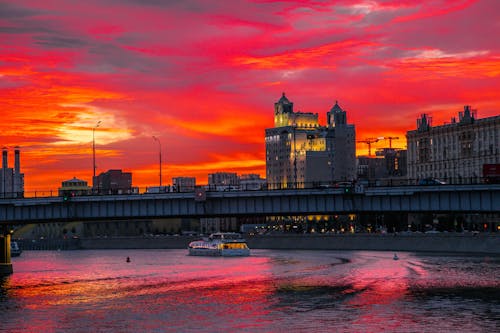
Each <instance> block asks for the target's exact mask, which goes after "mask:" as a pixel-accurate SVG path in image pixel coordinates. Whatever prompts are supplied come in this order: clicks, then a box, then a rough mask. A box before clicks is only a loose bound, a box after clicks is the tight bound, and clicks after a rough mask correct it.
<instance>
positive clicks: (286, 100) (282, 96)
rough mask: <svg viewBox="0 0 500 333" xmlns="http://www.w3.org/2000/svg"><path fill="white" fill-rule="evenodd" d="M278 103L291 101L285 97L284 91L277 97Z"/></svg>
mask: <svg viewBox="0 0 500 333" xmlns="http://www.w3.org/2000/svg"><path fill="white" fill-rule="evenodd" d="M278 103H280V104H291V102H290V101H289V100H288V98H286V96H285V93H283V95H281V98H280V99H279V101H278Z"/></svg>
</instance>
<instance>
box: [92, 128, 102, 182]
mask: <svg viewBox="0 0 500 333" xmlns="http://www.w3.org/2000/svg"><path fill="white" fill-rule="evenodd" d="M100 124H101V121H100V120H99V121H98V122H97V124H96V125H95V126H94V127H93V128H92V160H93V177H92V187H93V188H95V169H96V167H95V130H96V128H97V127H99V125H100Z"/></svg>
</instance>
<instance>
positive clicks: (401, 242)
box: [80, 233, 500, 255]
mask: <svg viewBox="0 0 500 333" xmlns="http://www.w3.org/2000/svg"><path fill="white" fill-rule="evenodd" d="M196 239H199V237H192V236H162V237H151V238H133V237H131V238H126V237H124V238H95V239H80V247H81V248H82V249H186V248H187V245H188V244H189V242H191V241H193V240H196ZM245 239H246V240H247V243H248V246H249V247H250V249H276V250H278V249H280V250H370V251H408V252H448V253H470V254H482V253H486V254H495V255H500V235H497V234H475V235H474V234H454V233H450V234H446V233H443V234H342V235H321V234H318V235H309V234H306V235H299V234H277V235H265V236H260V235H253V236H251V235H246V236H245Z"/></svg>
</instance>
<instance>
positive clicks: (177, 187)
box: [172, 177, 196, 192]
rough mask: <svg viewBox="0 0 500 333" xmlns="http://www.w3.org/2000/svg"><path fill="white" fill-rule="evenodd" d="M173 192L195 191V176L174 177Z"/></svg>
mask: <svg viewBox="0 0 500 333" xmlns="http://www.w3.org/2000/svg"><path fill="white" fill-rule="evenodd" d="M172 187H173V189H172V191H173V192H193V191H194V188H195V187H196V178H195V177H172Z"/></svg>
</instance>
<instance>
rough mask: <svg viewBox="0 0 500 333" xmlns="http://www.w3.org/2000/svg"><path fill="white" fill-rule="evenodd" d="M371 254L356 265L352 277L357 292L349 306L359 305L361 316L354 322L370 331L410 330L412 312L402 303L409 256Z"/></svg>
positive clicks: (406, 280)
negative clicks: (396, 256) (373, 255)
mask: <svg viewBox="0 0 500 333" xmlns="http://www.w3.org/2000/svg"><path fill="white" fill-rule="evenodd" d="M383 255H384V256H377V257H372V258H370V260H367V261H366V262H364V263H363V264H362V265H357V266H356V269H355V270H353V271H352V275H350V278H351V279H352V280H351V282H352V286H353V289H354V291H356V292H357V293H356V294H355V296H354V297H353V298H352V299H350V300H349V301H347V305H349V306H351V307H353V308H359V309H360V310H361V311H359V316H358V317H355V318H354V320H353V321H352V325H353V327H359V328H364V329H366V328H368V327H369V328H370V331H371V332H376V331H380V332H383V331H388V330H389V331H391V330H397V329H400V328H402V327H401V326H402V323H405V329H409V328H410V327H409V326H408V325H409V323H411V322H412V317H411V314H408V313H405V312H404V311H401V310H402V309H401V302H402V301H403V299H404V298H405V297H406V296H407V294H408V287H409V285H410V281H409V274H410V272H409V270H408V269H407V259H408V256H407V255H403V256H402V257H401V255H400V258H399V260H394V259H393V257H391V256H387V254H386V253H384V254H383Z"/></svg>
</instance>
